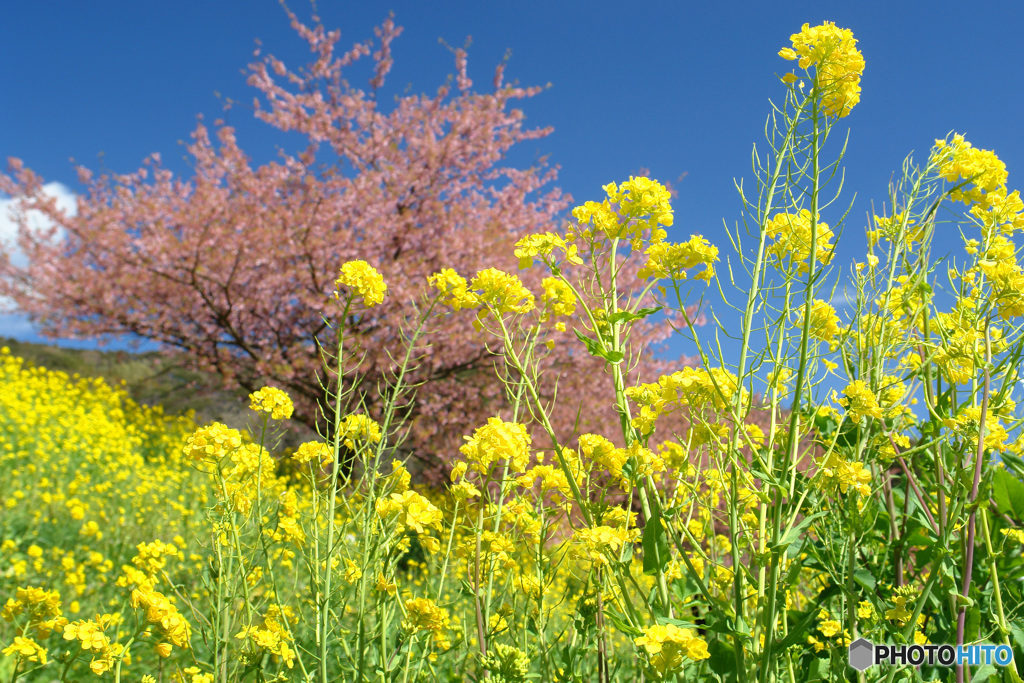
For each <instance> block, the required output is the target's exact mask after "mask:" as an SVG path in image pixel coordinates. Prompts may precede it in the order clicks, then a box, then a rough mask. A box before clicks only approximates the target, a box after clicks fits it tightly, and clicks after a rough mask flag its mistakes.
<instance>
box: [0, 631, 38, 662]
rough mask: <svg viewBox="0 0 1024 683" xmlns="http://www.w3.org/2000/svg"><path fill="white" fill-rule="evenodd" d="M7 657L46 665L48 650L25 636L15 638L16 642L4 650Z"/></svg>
mask: <svg viewBox="0 0 1024 683" xmlns="http://www.w3.org/2000/svg"><path fill="white" fill-rule="evenodd" d="M2 652H3V654H4V656H5V657H10V656H11V655H17V656H18V657H19V658H20V659H24V660H25V661H29V662H39V663H40V664H46V650H45V649H44V648H43V647H42V646H41V645H40V644H39V643H37V642H36V641H34V640H32V639H31V638H26V637H24V636H15V637H14V642H13V643H11V644H10V645H8V646H7V647H5V648H4V649H3V650H2Z"/></svg>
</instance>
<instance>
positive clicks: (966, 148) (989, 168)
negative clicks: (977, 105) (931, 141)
mask: <svg viewBox="0 0 1024 683" xmlns="http://www.w3.org/2000/svg"><path fill="white" fill-rule="evenodd" d="M932 157H933V160H935V161H936V162H938V174H939V175H940V176H942V177H943V178H945V179H946V180H947V181H948V182H951V183H955V182H957V181H959V180H969V181H970V183H969V184H968V185H967V186H966V187H964V188H961V189H959V190H956V191H955V192H953V193H952V194H951V195H950V197H951V198H952V199H953V201H962V202H963V203H965V204H981V205H983V206H985V205H987V201H986V195H987V193H989V192H994V191H996V190H999V189H1000V188H1002V189H1003V190H1004V192H1005V187H1006V178H1007V176H1008V173H1007V171H1006V164H1005V163H1003V161H1002V160H1001V159H1000V158H999V157H998V156H996V153H995V152H993V151H991V150H987V149H977V148H976V147H974V146H972V145H971V143H970V142H968V141H967V140H965V139H964V136H963V135H960V134H959V133H956V134H954V135H953V139H952V140H950V141H946V140H936V141H935V146H934V147H933V148H932ZM1002 197H1003V198H1005V194H1003V195H1002Z"/></svg>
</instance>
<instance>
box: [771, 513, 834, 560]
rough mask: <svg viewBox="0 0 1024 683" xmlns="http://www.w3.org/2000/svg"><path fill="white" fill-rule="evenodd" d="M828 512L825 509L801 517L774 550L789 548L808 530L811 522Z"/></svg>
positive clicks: (779, 550)
mask: <svg viewBox="0 0 1024 683" xmlns="http://www.w3.org/2000/svg"><path fill="white" fill-rule="evenodd" d="M826 514H827V513H826V512H825V511H824V510H823V511H821V512H815V513H814V514H813V515H807V516H806V517H804V518H803V519H801V520H800V523H799V524H797V525H796V526H794V527H793V528H792V529H790V530H789V531H787V532H786V535H785V536H783V537H782V540H780V541H779V543H778V545H776V546H774V547H773V548H772V551H773V552H780V553H781V552H783V551H785V550H786V548H788V547H789V546H790V545H792V544H793V543H796V542H797V541H799V540H800V539H801V537H802V536H803V534H804V532H805V531H806V530H807V527H808V526H810V524H811V522H813V521H814V520H815V519H817V518H818V517H824V516H825V515H826Z"/></svg>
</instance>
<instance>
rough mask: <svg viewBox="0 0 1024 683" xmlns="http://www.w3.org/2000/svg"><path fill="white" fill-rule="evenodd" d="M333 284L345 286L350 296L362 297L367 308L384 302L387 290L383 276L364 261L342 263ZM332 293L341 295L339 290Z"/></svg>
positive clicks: (338, 286)
mask: <svg viewBox="0 0 1024 683" xmlns="http://www.w3.org/2000/svg"><path fill="white" fill-rule="evenodd" d="M334 286H335V287H337V288H338V289H340V288H341V287H347V288H348V290H349V292H350V296H353V297H355V296H361V297H363V304H364V305H365V306H366V307H367V308H372V307H373V306H377V305H379V304H382V303H384V295H385V294H386V293H387V291H388V286H387V284H386V283H385V282H384V277H383V276H382V275H381V274H380V273H379V272H377V269H376V268H374V267H373V266H371V265H370V264H369V263H367V262H366V261H349V262H348V263H345V264H344V265H342V266H341V272H340V274H339V275H338V279H337V280H335V281H334ZM334 295H335V296H336V297H338V298H340V296H341V295H340V294H339V292H335V294H334Z"/></svg>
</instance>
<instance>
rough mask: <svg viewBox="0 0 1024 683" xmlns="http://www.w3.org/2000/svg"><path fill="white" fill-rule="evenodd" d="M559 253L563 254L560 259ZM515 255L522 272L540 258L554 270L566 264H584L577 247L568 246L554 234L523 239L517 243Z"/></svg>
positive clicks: (528, 236) (529, 236) (549, 233)
mask: <svg viewBox="0 0 1024 683" xmlns="http://www.w3.org/2000/svg"><path fill="white" fill-rule="evenodd" d="M558 252H561V257H560V258H559V256H558ZM515 255H516V258H517V259H519V269H520V270H523V269H525V268H529V267H531V266H532V265H533V260H534V259H535V258H536V257H538V256H539V257H540V258H541V259H543V260H544V262H545V263H547V264H548V265H549V266H551V267H553V268H558V267H559V266H560V265H562V264H564V263H568V264H573V265H580V264H582V263H583V259H581V258H580V257H579V255H578V254H577V249H576V245H575V244H566V242H565V239H564V238H563V237H561V236H560V235H556V234H555V233H553V232H546V233H543V234H540V235H527V236H526V237H523V238H522V239H520V240H519V241H518V242H516V250H515Z"/></svg>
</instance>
